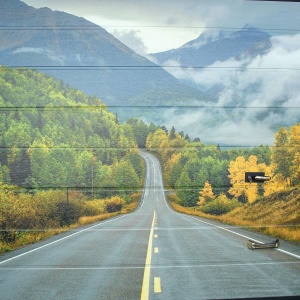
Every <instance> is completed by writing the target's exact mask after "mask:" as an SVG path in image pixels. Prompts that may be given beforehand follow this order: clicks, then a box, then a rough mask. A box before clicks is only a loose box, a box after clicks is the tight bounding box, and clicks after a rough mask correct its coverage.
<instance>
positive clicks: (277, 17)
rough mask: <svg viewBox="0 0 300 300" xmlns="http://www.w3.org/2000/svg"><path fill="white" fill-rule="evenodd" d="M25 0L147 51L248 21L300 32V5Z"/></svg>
mask: <svg viewBox="0 0 300 300" xmlns="http://www.w3.org/2000/svg"><path fill="white" fill-rule="evenodd" d="M23 2H25V3H27V4H28V5H31V6H34V7H36V8H40V7H49V8H51V9H53V10H59V11H65V12H68V13H71V14H73V15H77V16H80V17H84V18H85V19H87V20H89V21H92V22H93V23H95V24H97V25H99V26H101V27H104V28H105V29H106V30H107V31H108V32H110V33H112V34H113V35H114V36H116V37H117V38H118V39H120V40H121V41H122V42H123V43H125V44H126V45H128V46H129V47H130V48H132V49H133V50H135V51H137V52H138V53H140V54H143V55H145V54H146V53H155V52H160V51H165V50H169V49H173V48H178V47H180V46H181V45H183V44H184V43H186V42H188V41H190V40H192V39H195V38H197V37H198V36H199V35H200V34H201V33H202V32H204V31H206V30H209V31H211V32H212V33H214V32H216V31H218V30H224V28H225V29H227V30H228V28H242V27H244V26H245V25H246V24H251V25H253V26H255V27H258V28H261V29H264V30H267V29H268V30H271V32H272V33H273V34H281V33H288V32H293V31H295V30H300V17H299V16H300V3H284V2H270V1H267V2H265V1H259V2H257V1H244V0H151V1H149V0H84V1H82V0H63V1H62V0H23ZM212 27H213V28H212ZM229 30H233V29H229ZM291 30H292V31H291ZM298 32H299V31H298Z"/></svg>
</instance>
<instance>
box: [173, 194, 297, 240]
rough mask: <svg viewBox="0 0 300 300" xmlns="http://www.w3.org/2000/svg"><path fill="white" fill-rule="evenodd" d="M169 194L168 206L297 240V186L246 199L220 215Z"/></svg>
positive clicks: (273, 235)
mask: <svg viewBox="0 0 300 300" xmlns="http://www.w3.org/2000/svg"><path fill="white" fill-rule="evenodd" d="M168 198H169V203H170V205H171V207H173V209H174V210H175V211H177V212H180V213H184V214H188V215H194V216H199V217H202V218H206V219H213V220H216V221H219V222H222V223H224V224H230V225H236V226H240V227H245V228H247V229H249V230H252V231H256V232H261V233H264V234H267V235H270V236H272V237H274V238H282V239H284V240H287V241H291V242H295V243H297V244H300V189H299V188H296V189H293V190H292V191H286V192H281V193H276V194H273V195H270V196H268V197H265V198H264V199H261V200H258V201H255V202H254V203H251V204H250V203H248V204H245V205H242V206H240V207H237V208H235V209H234V210H232V211H230V212H228V213H226V214H223V215H220V216H215V215H209V214H205V213H204V212H202V211H201V209H200V207H199V206H197V207H183V206H181V205H180V204H178V203H176V202H177V201H176V200H175V201H174V195H173V196H171V197H168Z"/></svg>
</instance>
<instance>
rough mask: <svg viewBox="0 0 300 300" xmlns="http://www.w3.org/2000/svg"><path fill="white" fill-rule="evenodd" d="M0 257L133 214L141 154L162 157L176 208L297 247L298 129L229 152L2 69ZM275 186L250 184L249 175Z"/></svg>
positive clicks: (36, 77) (39, 77) (59, 85)
mask: <svg viewBox="0 0 300 300" xmlns="http://www.w3.org/2000/svg"><path fill="white" fill-rule="evenodd" d="M0 105H1V107H2V109H1V111H0V146H1V148H0V208H1V209H0V230H1V231H0V252H5V251H9V250H12V249H15V248H17V247H20V246H24V245H26V244H29V243H33V242H36V241H38V240H41V239H42V238H45V237H47V236H49V235H51V234H56V233H59V232H61V231H65V230H69V229H72V228H75V227H76V226H80V225H85V224H89V223H91V222H97V221H100V220H103V219H105V218H109V217H112V216H115V215H117V214H120V213H128V212H131V211H132V210H134V209H135V208H136V207H137V205H138V203H139V201H140V197H141V194H140V193H139V191H140V190H141V188H142V186H143V182H144V174H145V166H144V161H143V159H142V158H141V157H140V156H139V154H138V149H147V150H149V151H151V153H153V154H154V155H156V156H157V157H158V159H159V160H160V162H161V165H162V171H163V174H164V185H165V187H166V188H167V189H168V190H170V191H171V194H170V195H169V198H170V203H171V204H172V206H173V207H174V209H176V210H178V211H181V212H185V213H189V214H197V215H200V216H203V217H208V218H214V219H218V220H220V221H222V222H228V223H231V224H237V225H239V226H246V227H252V228H255V229H256V230H260V231H262V232H265V233H268V234H272V235H275V236H280V237H284V238H286V239H288V240H293V241H297V242H300V237H299V235H300V234H299V231H300V228H299V225H300V220H299V216H300V211H299V193H298V188H299V186H300V123H297V124H295V125H294V126H291V127H290V128H285V127H282V128H280V129H279V130H278V132H277V133H276V134H275V137H274V146H272V147H270V146H268V145H261V146H259V147H254V148H241V147H238V148H226V147H220V146H219V145H205V144H204V143H202V142H201V140H200V138H198V137H196V138H194V139H191V138H190V137H189V135H188V134H187V133H184V132H176V130H175V128H174V127H172V128H171V129H170V130H168V129H167V128H166V127H164V126H156V125H154V124H152V123H151V124H146V123H144V122H143V121H142V120H138V119H134V118H132V119H129V120H127V122H126V123H125V124H122V123H121V122H120V120H119V118H118V116H117V114H114V113H112V112H109V111H108V110H107V107H106V106H105V104H104V103H103V102H102V101H101V100H99V99H97V98H96V97H94V96H86V95H85V94H83V93H82V92H80V91H78V90H76V89H72V88H70V87H69V86H68V85H65V84H64V83H63V82H61V81H57V80H54V79H53V78H51V77H49V76H46V75H43V74H41V73H38V72H35V71H33V70H25V69H19V70H12V69H8V68H5V67H0ZM246 171H248V172H249V171H250V172H257V171H260V172H265V174H266V175H268V176H271V177H272V180H271V181H270V182H267V183H264V184H255V183H252V184H250V183H246V182H245V172H246Z"/></svg>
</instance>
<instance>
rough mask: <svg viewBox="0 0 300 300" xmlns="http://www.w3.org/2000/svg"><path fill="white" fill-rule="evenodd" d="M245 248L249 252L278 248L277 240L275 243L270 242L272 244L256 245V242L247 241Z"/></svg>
mask: <svg viewBox="0 0 300 300" xmlns="http://www.w3.org/2000/svg"><path fill="white" fill-rule="evenodd" d="M247 247H248V248H249V249H251V250H253V249H269V248H278V247H279V240H278V239H277V240H276V241H274V242H272V243H265V244H264V243H258V242H254V241H251V240H249V241H248V242H247Z"/></svg>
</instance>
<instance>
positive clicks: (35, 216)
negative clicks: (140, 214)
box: [0, 190, 141, 253]
mask: <svg viewBox="0 0 300 300" xmlns="http://www.w3.org/2000/svg"><path fill="white" fill-rule="evenodd" d="M140 198H141V193H135V194H132V195H130V196H128V197H126V199H123V198H121V197H119V196H112V197H110V198H107V199H93V200H91V199H89V198H88V197H87V196H86V195H84V194H83V193H81V192H78V191H70V192H69V195H68V198H66V192H65V191H61V190H50V191H40V192H36V193H35V194H29V193H18V194H17V193H15V190H13V191H12V190H11V191H9V190H4V191H1V192H0V207H1V213H0V224H1V231H0V253H1V252H7V251H11V250H14V249H16V248H18V247H21V246H24V245H27V244H30V243H34V242H37V241H40V240H42V239H44V238H46V237H49V236H51V235H53V234H58V233H61V232H64V231H67V230H70V229H74V228H76V227H78V226H82V225H86V224H90V223H94V222H98V221H101V220H104V219H107V218H111V217H114V216H116V215H119V214H125V213H129V212H132V211H133V210H135V209H136V208H137V206H138V204H139V201H140Z"/></svg>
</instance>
